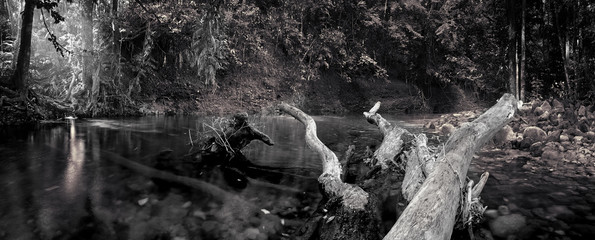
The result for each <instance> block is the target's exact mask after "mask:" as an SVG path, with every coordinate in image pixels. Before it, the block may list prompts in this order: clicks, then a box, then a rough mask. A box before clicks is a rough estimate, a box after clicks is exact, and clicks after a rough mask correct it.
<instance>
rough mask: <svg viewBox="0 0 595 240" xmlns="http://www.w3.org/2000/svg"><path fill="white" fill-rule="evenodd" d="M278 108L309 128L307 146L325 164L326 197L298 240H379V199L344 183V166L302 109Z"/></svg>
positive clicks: (321, 179)
mask: <svg viewBox="0 0 595 240" xmlns="http://www.w3.org/2000/svg"><path fill="white" fill-rule="evenodd" d="M279 109H281V110H282V111H284V112H286V113H288V114H290V115H292V116H293V117H295V118H296V119H297V120H299V121H300V122H302V123H303V124H304V125H305V127H306V134H305V138H306V143H307V145H308V146H309V147H310V148H311V149H312V150H314V151H315V152H317V153H318V154H319V156H320V158H321V161H322V174H321V175H320V177H319V178H318V182H319V183H320V185H321V188H322V194H323V196H325V198H324V200H323V203H322V204H321V208H322V209H323V210H322V211H318V212H317V213H316V215H315V216H313V217H312V218H311V219H310V220H309V221H308V222H307V223H306V224H305V226H303V227H302V229H301V230H300V231H299V232H298V234H296V238H297V239H345V240H350V239H353V240H360V239H368V240H374V239H380V238H381V237H382V233H381V231H380V229H381V227H380V223H381V220H380V213H379V209H378V206H379V200H378V198H377V196H375V195H374V194H368V193H367V192H366V191H364V190H363V189H362V188H360V187H359V186H357V185H352V184H347V183H344V182H343V181H342V180H341V179H342V178H341V175H342V170H341V168H342V167H341V164H340V163H339V160H338V159H337V156H336V155H335V153H333V152H332V151H331V150H330V149H329V148H328V147H326V146H325V145H324V144H323V143H322V142H321V141H320V140H319V139H318V137H317V135H316V123H315V122H314V120H313V119H312V117H310V116H308V115H307V114H305V113H304V112H302V111H301V110H299V109H297V108H295V107H292V106H289V105H287V104H284V103H282V104H280V105H279Z"/></svg>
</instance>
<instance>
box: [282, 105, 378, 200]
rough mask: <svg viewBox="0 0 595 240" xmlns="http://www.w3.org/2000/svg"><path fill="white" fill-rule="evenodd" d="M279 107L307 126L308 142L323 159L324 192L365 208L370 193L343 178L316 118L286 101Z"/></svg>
mask: <svg viewBox="0 0 595 240" xmlns="http://www.w3.org/2000/svg"><path fill="white" fill-rule="evenodd" d="M279 109H281V110H283V111H284V112H286V113H288V114H289V115H291V116H293V117H294V118H296V119H297V120H299V121H300V122H302V123H303V124H304V125H305V126H306V136H305V138H306V144H307V145H308V147H310V148H311V149H312V150H313V151H315V152H317V153H318V154H319V156H320V158H321V161H322V174H321V175H320V177H318V182H320V184H322V187H323V190H324V193H325V194H327V195H328V197H329V198H333V197H341V198H342V203H343V205H344V206H345V207H347V208H349V209H353V210H364V206H365V205H366V204H367V203H368V193H366V192H365V191H364V190H362V189H361V188H360V187H358V186H355V185H351V184H346V183H344V182H343V181H342V180H341V174H342V173H343V171H342V170H341V164H340V163H339V159H338V158H337V156H336V155H335V153H334V152H333V151H331V150H330V149H329V148H328V147H327V146H325V145H324V144H323V143H322V142H321V141H320V139H318V136H317V135H316V122H314V119H312V117H310V116H308V114H306V113H304V112H302V111H301V110H299V109H297V108H295V107H293V106H290V105H288V104H286V103H281V104H280V105H279Z"/></svg>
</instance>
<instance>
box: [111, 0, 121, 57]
mask: <svg viewBox="0 0 595 240" xmlns="http://www.w3.org/2000/svg"><path fill="white" fill-rule="evenodd" d="M118 1H119V0H112V24H113V28H114V29H113V38H114V39H113V40H114V43H113V44H114V46H113V47H114V48H113V51H114V54H115V55H116V57H118V59H119V58H120V45H121V44H120V39H121V38H122V36H121V34H120V20H119V19H118Z"/></svg>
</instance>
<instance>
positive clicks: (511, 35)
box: [507, 0, 519, 98]
mask: <svg viewBox="0 0 595 240" xmlns="http://www.w3.org/2000/svg"><path fill="white" fill-rule="evenodd" d="M507 11H508V71H509V79H508V87H509V92H510V93H512V94H513V95H514V96H515V97H517V98H518V96H519V94H518V76H517V71H516V70H517V61H516V56H517V41H516V28H515V23H516V21H515V15H516V14H515V1H514V0H507Z"/></svg>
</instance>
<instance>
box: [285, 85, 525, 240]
mask: <svg viewBox="0 0 595 240" xmlns="http://www.w3.org/2000/svg"><path fill="white" fill-rule="evenodd" d="M516 107H517V102H516V99H515V98H514V97H513V96H512V95H510V94H505V95H504V96H503V97H502V98H501V99H500V100H499V101H498V103H497V104H496V105H494V106H493V107H492V108H490V109H489V110H488V111H486V112H485V113H484V114H482V115H481V116H480V117H479V118H477V119H476V120H475V121H473V122H472V123H467V124H465V125H463V126H462V127H461V128H460V129H458V130H457V131H455V132H454V133H453V134H452V136H451V137H450V138H449V140H448V141H447V143H446V144H445V145H444V146H443V147H442V148H441V152H440V153H439V154H437V155H436V154H433V153H432V151H431V150H430V148H428V146H427V145H426V144H427V138H426V137H425V135H423V134H419V135H414V134H411V133H409V132H408V131H407V130H405V129H403V128H400V127H398V126H396V125H392V124H391V123H390V122H388V121H387V120H386V119H384V118H383V117H382V116H380V114H378V113H377V111H378V109H379V108H380V103H376V105H375V106H374V107H373V108H372V109H370V111H369V112H365V113H364V115H365V117H366V119H367V120H368V122H370V123H372V124H374V125H376V126H378V128H379V130H380V131H381V132H382V133H383V135H384V140H383V142H382V144H381V145H380V147H379V148H378V149H377V150H376V151H375V152H374V153H373V158H372V161H371V162H370V163H371V164H372V165H373V166H372V167H373V169H374V171H372V172H371V173H369V174H367V175H368V176H367V178H366V179H364V181H363V183H360V184H362V186H364V187H363V189H362V188H360V187H358V186H357V185H349V184H346V183H343V182H342V181H341V178H342V176H341V174H342V170H341V165H340V164H339V161H338V160H337V157H336V156H335V154H334V153H333V152H332V151H330V150H329V149H328V148H327V147H326V146H324V144H323V143H321V142H320V140H318V138H317V137H316V124H315V122H314V121H313V120H312V118H311V117H309V116H308V115H307V114H305V113H303V112H302V111H300V110H299V109H297V108H294V107H291V106H289V105H287V104H281V105H279V108H280V109H281V110H283V111H285V112H287V113H289V114H290V115H292V116H294V117H295V118H296V119H298V120H299V121H301V122H302V123H304V125H305V126H306V142H307V143H308V146H310V148H312V149H313V150H314V151H316V152H317V153H318V154H319V155H320V157H321V160H322V163H323V173H322V175H321V176H320V177H319V182H320V184H321V185H322V190H323V194H326V195H327V196H330V197H331V199H329V201H328V202H327V203H326V204H324V206H325V207H326V209H325V210H327V211H328V212H327V213H326V214H323V215H324V216H322V217H321V216H315V217H313V218H312V221H313V222H314V223H315V224H316V223H317V224H316V230H315V231H313V230H312V228H308V229H306V230H305V232H308V234H306V236H304V238H309V237H310V236H311V234H316V233H318V234H319V239H339V238H340V239H380V238H382V236H381V235H380V234H381V233H380V231H381V229H380V228H379V227H374V226H373V225H374V224H377V223H378V222H379V221H378V219H379V218H380V217H379V215H380V212H379V211H377V210H376V211H375V210H374V209H379V208H380V207H379V206H378V205H379V204H380V203H381V202H382V201H383V198H384V196H386V192H387V191H389V190H390V189H391V185H393V184H400V182H398V181H394V179H393V178H391V177H390V176H394V175H396V174H398V173H399V172H402V170H403V169H404V170H405V177H404V178H405V179H404V180H403V181H402V186H401V190H402V192H403V196H404V197H405V199H406V200H408V201H409V200H410V203H409V205H408V206H407V208H406V209H405V210H404V212H403V213H402V214H401V215H400V217H399V218H398V220H397V222H396V223H395V224H394V225H393V226H392V228H391V229H390V231H388V233H387V234H386V235H385V236H384V239H450V236H451V234H452V232H453V228H454V227H455V223H456V216H457V214H458V213H459V212H462V213H463V214H461V215H460V218H463V220H461V222H463V223H468V222H469V221H470V219H471V216H470V215H469V214H468V211H469V208H471V203H470V202H471V201H476V200H477V198H478V196H479V194H480V193H481V190H482V188H483V186H484V184H485V181H486V180H487V176H488V174H487V173H486V174H484V175H482V178H481V180H480V183H479V184H477V185H476V186H475V187H473V182H472V181H471V182H469V183H467V182H466V175H467V170H468V167H469V164H470V162H471V158H472V156H473V154H474V153H475V152H476V151H478V150H479V148H480V147H481V146H482V145H483V144H484V143H485V142H487V141H488V140H489V139H491V137H492V136H493V135H494V134H495V133H496V132H497V131H499V130H500V129H501V128H502V127H503V126H504V125H506V124H507V123H508V122H509V121H510V120H512V117H513V116H514V113H515V111H516ZM374 166H375V167H374ZM378 169H380V170H378ZM370 182H376V184H370ZM466 189H468V190H466ZM364 190H365V191H364ZM465 192H466V194H465ZM332 197H335V198H334V200H333V198H332ZM354 200H355V201H354ZM337 201H338V202H340V204H337V203H336V202H337ZM354 202H355V203H357V205H355V206H357V207H354V205H353V203H354ZM461 202H463V204H461ZM394 204H395V205H396V204H397V203H396V202H395V203H394ZM361 207H363V208H361ZM349 209H351V210H349ZM358 210H359V211H358ZM358 224H363V225H365V227H359V226H358ZM387 230H388V229H387ZM374 231H376V234H373V233H372V232H374ZM327 232H330V234H326V233H327ZM302 236H303V235H302Z"/></svg>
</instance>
